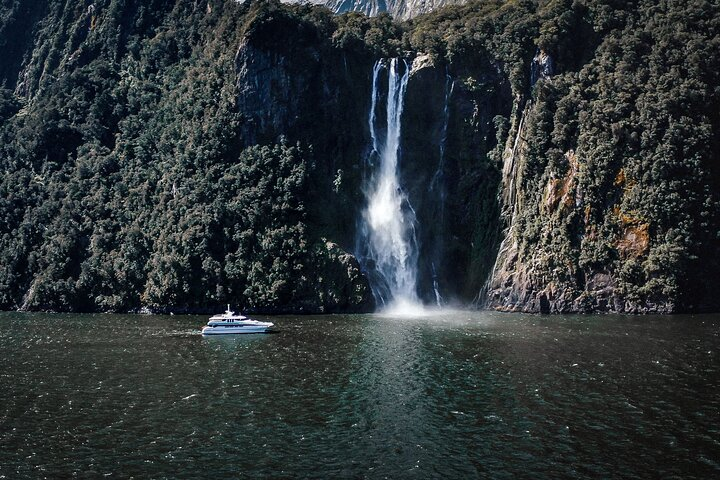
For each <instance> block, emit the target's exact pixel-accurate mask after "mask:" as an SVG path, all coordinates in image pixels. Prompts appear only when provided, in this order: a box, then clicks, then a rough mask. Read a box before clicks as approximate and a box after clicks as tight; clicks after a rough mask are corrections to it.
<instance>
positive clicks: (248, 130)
mask: <svg viewBox="0 0 720 480" xmlns="http://www.w3.org/2000/svg"><path fill="white" fill-rule="evenodd" d="M335 5H336V7H335V8H336V10H338V9H345V8H348V9H349V8H350V7H351V6H352V8H353V9H357V8H366V7H367V6H368V5H372V8H371V9H370V12H371V13H377V11H379V10H380V9H381V8H385V9H386V10H392V9H395V11H396V12H397V13H396V16H398V17H404V16H405V15H410V16H411V15H414V13H415V12H417V11H418V9H420V8H421V7H420V5H423V6H425V7H428V6H431V7H434V6H436V5H438V4H436V3H431V2H430V3H428V2H425V3H422V4H419V3H412V2H410V3H408V2H403V3H400V2H396V3H391V2H388V3H385V4H382V3H354V4H352V5H350V4H347V3H340V2H337V3H336V4H335ZM401 7H402V8H405V10H403V9H402V8H401ZM423 8H424V7H423ZM719 10H720V8H719V7H717V6H716V5H710V4H708V3H706V2H700V1H699V2H691V3H690V4H688V5H685V4H683V2H667V3H666V4H663V6H662V8H656V6H655V5H654V3H653V2H651V1H650V0H647V1H643V2H639V3H637V4H633V5H626V6H622V5H618V4H617V2H615V3H613V2H602V1H601V2H592V3H587V4H586V3H584V2H577V1H575V2H572V1H569V0H568V1H559V2H550V3H547V4H543V5H542V6H538V5H536V4H535V3H533V2H503V1H500V0H497V1H488V2H477V3H472V4H467V5H464V6H458V7H453V8H448V9H441V10H439V11H436V12H433V13H431V14H429V15H426V16H420V17H417V18H415V19H414V20H413V21H412V22H407V23H404V24H398V23H394V22H392V21H391V20H390V19H389V18H388V17H386V16H380V17H375V18H366V17H363V16H361V15H349V16H333V15H331V14H330V13H329V11H327V10H326V9H319V8H312V7H308V6H298V5H293V6H288V5H282V4H279V3H278V2H274V1H261V2H252V3H246V4H241V3H238V2H234V1H224V0H202V1H201V0H187V1H181V2H168V1H161V0H156V1H154V2H149V3H148V2H139V1H133V0H123V1H109V0H108V1H95V2H92V4H90V3H87V2H86V3H83V2H80V3H68V2H62V1H51V2H45V3H43V4H42V5H40V4H39V3H38V4H37V5H36V4H33V5H32V6H30V5H26V4H25V3H21V2H14V3H11V4H7V5H4V6H3V7H1V8H0V44H2V46H3V47H5V51H4V53H6V56H4V57H3V62H0V84H1V85H3V86H4V88H0V164H1V166H2V172H3V175H2V177H1V178H0V193H1V195H0V217H1V218H2V219H3V220H4V221H3V222H2V223H0V306H1V307H2V308H18V307H24V308H27V309H53V310H91V311H96V310H111V311H125V310H134V309H139V308H142V307H149V308H153V309H175V310H186V311H191V310H202V309H207V308H211V307H212V306H214V305H216V304H218V303H221V304H222V303H227V302H228V301H229V302H232V303H237V304H240V306H242V307H244V308H254V309H256V310H264V311H276V312H277V311H306V312H307V311H366V310H369V309H372V307H373V300H372V297H371V293H370V288H369V284H368V280H367V279H366V278H365V274H364V273H363V272H362V269H361V268H360V265H359V264H358V262H357V260H356V259H355V257H354V256H353V252H355V251H357V250H356V247H357V245H356V244H355V242H356V239H357V235H356V229H357V225H358V217H359V215H360V212H361V211H362V208H363V202H364V198H363V181H364V178H365V176H366V174H367V169H368V157H369V150H370V138H369V137H370V132H369V128H368V112H369V108H370V103H371V94H372V92H371V90H372V71H373V65H374V63H375V62H376V61H377V60H378V59H379V58H383V57H384V58H388V57H398V58H402V59H405V60H406V61H407V62H408V63H411V64H412V74H411V76H410V78H409V81H408V84H407V92H406V96H405V105H404V107H405V108H404V114H403V116H402V130H401V154H400V164H399V168H400V177H401V183H402V186H403V188H404V189H405V190H406V193H407V195H408V199H409V204H410V205H411V206H412V208H413V209H414V210H415V212H414V213H415V218H416V219H417V225H415V228H416V232H415V233H416V237H417V241H418V250H419V255H418V258H419V260H418V282H419V284H418V294H419V295H420V297H421V298H422V299H423V300H424V301H425V302H426V303H435V302H436V301H437V299H438V297H441V298H442V300H444V301H445V302H448V301H452V300H458V301H460V302H461V303H463V304H468V303H470V302H474V304H476V305H487V306H489V307H491V308H498V309H502V310H518V311H528V312H589V311H605V312H673V311H679V310H708V309H717V308H718V307H719V306H718V301H717V300H716V298H717V295H716V294H715V292H716V291H717V289H718V288H719V287H720V285H719V284H718V278H720V276H718V275H716V272H717V269H718V268H720V265H719V264H718V263H719V262H718V256H717V255H716V252H717V249H718V248H719V247H720V235H719V234H718V232H719V231H720V228H719V226H720V213H719V212H720V208H719V207H720V203H719V202H718V192H720V167H718V160H717V159H718V158H719V157H720V113H718V112H720V108H718V104H720V101H719V95H720V94H719V93H718V90H717V85H720V78H719V76H718V75H720V74H719V73H718V72H720V57H719V54H718V52H720V46H718V40H717V39H718V38H720V12H719ZM380 115H382V113H381V114H380ZM48 232H50V233H48Z"/></svg>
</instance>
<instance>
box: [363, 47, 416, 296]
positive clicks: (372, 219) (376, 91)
mask: <svg viewBox="0 0 720 480" xmlns="http://www.w3.org/2000/svg"><path fill="white" fill-rule="evenodd" d="M383 70H387V72H388V82H387V85H388V91H387V105H386V120H387V124H386V126H385V132H384V133H385V134H384V136H382V133H383V132H382V131H381V129H380V131H379V129H377V128H376V123H377V112H376V110H377V107H378V102H379V100H380V99H381V97H382V93H381V91H380V89H381V82H380V74H381V72H382V71H383ZM409 76H410V66H408V64H407V62H405V61H403V60H398V59H392V60H390V63H389V66H388V65H387V63H386V62H383V61H378V62H377V63H376V64H375V66H374V68H373V90H372V99H371V106H370V114H369V118H368V125H369V129H370V136H371V138H372V151H371V153H370V166H371V172H370V174H369V176H368V178H367V179H366V183H365V188H364V193H365V198H366V201H367V205H366V208H365V209H364V211H363V213H362V218H361V220H360V228H359V237H358V258H359V259H360V261H361V262H362V264H363V266H364V268H365V270H366V272H367V273H368V276H369V279H370V283H371V286H372V289H373V294H374V296H375V300H376V302H377V304H378V306H383V307H386V308H387V307H392V308H393V309H395V308H394V307H398V309H400V310H402V309H410V308H411V307H413V306H414V307H418V306H419V305H420V300H419V299H418V295H417V256H418V253H417V251H418V249H417V240H416V237H415V222H416V219H415V212H414V211H413V209H412V206H411V205H410V203H409V201H408V198H407V195H406V194H405V192H404V191H403V189H402V187H401V185H400V178H399V173H398V160H399V157H400V153H401V149H400V127H401V119H402V111H403V102H404V99H405V90H406V87H407V82H408V78H409Z"/></svg>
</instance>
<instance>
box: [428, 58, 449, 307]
mask: <svg viewBox="0 0 720 480" xmlns="http://www.w3.org/2000/svg"><path fill="white" fill-rule="evenodd" d="M454 88H455V83H454V82H453V81H452V77H450V74H449V73H448V72H447V69H446V71H445V105H444V107H443V124H442V130H441V131H440V143H439V147H438V149H439V152H438V153H439V160H438V166H437V169H436V170H435V174H434V175H433V178H432V181H431V182H430V187H429V189H428V190H429V191H430V192H431V193H435V195H436V196H437V205H438V207H437V208H438V218H437V221H438V223H439V225H440V231H441V232H444V230H445V200H446V197H447V192H446V191H445V183H444V181H445V145H446V143H447V134H448V124H449V122H450V96H451V95H452V92H453V89H454ZM443 249H444V245H443V238H442V233H441V234H440V235H437V238H436V239H435V247H434V254H433V258H434V259H435V261H438V262H441V261H442V258H443ZM431 270H432V285H433V291H434V293H435V303H436V305H437V306H438V307H442V306H443V304H444V300H443V298H442V295H441V294H440V280H439V278H438V273H437V269H436V268H435V262H433V263H432V264H431Z"/></svg>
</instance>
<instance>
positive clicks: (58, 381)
mask: <svg viewBox="0 0 720 480" xmlns="http://www.w3.org/2000/svg"><path fill="white" fill-rule="evenodd" d="M205 321H206V319H205V318H202V317H187V316H186V317H183V316H174V317H162V316H121V315H42V314H16V313H6V314H0V355H1V356H2V360H3V366H4V368H3V369H2V370H1V371H0V478H38V477H43V476H46V477H49V478H60V477H68V476H72V475H78V476H82V477H99V476H103V475H109V474H114V476H119V477H130V476H136V477H141V478H151V477H152V478H157V477H171V478H172V477H180V478H216V477H217V476H231V477H233V476H243V477H260V478H263V477H274V478H276V477H300V478H302V477H320V478H327V477H351V478H355V477H369V478H381V477H390V478H440V477H442V478H476V477H492V478H515V477H525V478H527V477H530V478H578V477H593V478H595V477H601V478H612V477H622V478H648V477H661V478H667V477H673V476H675V477H678V478H680V477H682V478H711V477H717V476H718V475H720V466H719V465H718V455H717V452H718V451H720V444H719V443H720V440H719V439H720V427H718V425H719V424H720V423H719V420H720V410H719V408H720V401H719V400H718V398H719V397H718V395H719V394H720V361H719V360H718V351H719V347H720V338H719V331H720V330H719V329H718V326H719V325H720V317H718V316H696V317H611V316H601V317H542V316H513V315H502V314H495V313H488V312H462V311H459V312H435V313H433V314H431V315H429V316H424V317H420V318H412V317H402V318H397V317H391V316H373V315H349V316H320V317H313V316H304V317H273V318H272V321H274V322H275V324H276V325H277V326H278V328H279V329H280V330H281V332H280V333H278V334H273V335H239V336H227V337H202V336H201V335H199V331H200V327H201V326H202V325H203V324H204V323H205Z"/></svg>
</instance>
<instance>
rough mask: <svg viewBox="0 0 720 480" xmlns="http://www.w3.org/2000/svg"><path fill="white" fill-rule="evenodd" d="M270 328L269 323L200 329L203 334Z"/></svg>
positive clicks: (253, 331) (268, 329)
mask: <svg viewBox="0 0 720 480" xmlns="http://www.w3.org/2000/svg"><path fill="white" fill-rule="evenodd" d="M270 328H272V324H270V325H243V326H215V327H210V326H205V327H203V329H202V334H203V335H237V334H243V333H267V332H269V331H270Z"/></svg>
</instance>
